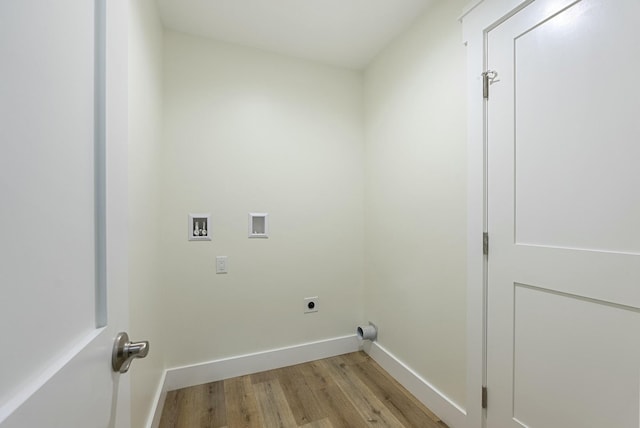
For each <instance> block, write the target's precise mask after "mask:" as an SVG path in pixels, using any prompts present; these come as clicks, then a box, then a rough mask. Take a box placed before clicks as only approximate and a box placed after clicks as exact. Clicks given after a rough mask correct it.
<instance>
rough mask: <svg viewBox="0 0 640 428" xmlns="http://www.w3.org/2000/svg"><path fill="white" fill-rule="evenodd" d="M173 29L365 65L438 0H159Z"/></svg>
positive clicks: (322, 59) (301, 55)
mask: <svg viewBox="0 0 640 428" xmlns="http://www.w3.org/2000/svg"><path fill="white" fill-rule="evenodd" d="M157 1H158V6H159V7H160V13H161V15H162V20H163V22H164V24H165V25H166V26H167V27H169V28H171V29H174V30H178V31H181V32H185V33H190V34H195V35H200V36H205V37H210V38H213V39H216V40H222V41H226V42H230V43H236V44H239V45H243V46H249V47H254V48H259V49H264V50H268V51H272V52H277V53H281V54H285V55H291V56H295V57H299V58H306V59H310V60H314V61H320V62H325V63H329V64H333V65H338V66H342V67H348V68H355V69H360V68H363V67H365V66H366V65H367V64H368V63H369V62H370V61H371V60H372V59H373V58H374V57H375V55H376V54H377V53H378V52H380V50H381V49H382V48H384V46H386V45H387V44H388V43H389V42H390V41H391V40H392V39H393V38H394V36H396V35H397V34H399V33H400V32H401V31H402V30H403V29H405V28H406V27H407V26H409V25H410V24H411V23H412V22H413V21H414V20H415V19H416V18H417V17H418V16H419V15H420V14H422V13H423V12H424V11H425V10H426V8H427V7H428V6H429V5H430V4H431V3H432V2H433V1H434V0H157Z"/></svg>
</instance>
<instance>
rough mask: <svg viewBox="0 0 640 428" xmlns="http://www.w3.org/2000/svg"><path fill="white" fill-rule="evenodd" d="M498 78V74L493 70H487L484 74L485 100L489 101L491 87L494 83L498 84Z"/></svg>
mask: <svg viewBox="0 0 640 428" xmlns="http://www.w3.org/2000/svg"><path fill="white" fill-rule="evenodd" d="M497 78H498V72H496V71H493V70H487V71H485V72H484V73H482V97H483V98H484V99H485V100H488V99H489V86H490V85H491V84H492V83H495V82H497V81H498V80H496V79H497Z"/></svg>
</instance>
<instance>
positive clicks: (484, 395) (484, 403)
mask: <svg viewBox="0 0 640 428" xmlns="http://www.w3.org/2000/svg"><path fill="white" fill-rule="evenodd" d="M482 408H483V409H486V408H487V387H486V386H483V387H482Z"/></svg>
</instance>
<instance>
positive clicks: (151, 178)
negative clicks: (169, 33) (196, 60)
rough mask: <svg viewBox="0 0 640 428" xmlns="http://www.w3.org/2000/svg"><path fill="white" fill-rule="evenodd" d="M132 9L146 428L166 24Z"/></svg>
mask: <svg viewBox="0 0 640 428" xmlns="http://www.w3.org/2000/svg"><path fill="white" fill-rule="evenodd" d="M128 3H129V5H130V12H131V13H130V22H129V153H128V155H129V168H128V169H129V170H128V174H129V251H130V253H129V290H130V292H129V298H130V308H131V311H130V329H129V335H130V336H131V338H132V340H149V341H150V343H151V346H150V351H149V356H148V357H147V358H146V359H144V360H140V361H136V362H134V363H133V369H132V370H131V371H130V373H129V375H130V376H131V381H132V403H131V404H132V405H131V410H132V415H131V417H132V422H131V426H132V427H142V426H144V425H145V421H146V419H147V416H148V414H149V412H150V409H151V406H152V405H153V401H154V398H155V397H154V395H155V392H156V390H157V388H158V385H159V382H160V377H161V375H162V371H163V369H164V356H163V341H164V340H165V336H164V334H163V328H162V318H163V308H162V306H161V301H160V297H161V295H160V294H159V290H160V272H159V241H160V238H159V234H160V215H159V200H160V199H159V197H160V193H159V191H160V187H159V182H158V180H159V178H160V177H161V172H160V169H159V168H160V148H161V146H160V141H161V118H162V43H163V42H162V37H163V34H162V26H161V24H160V20H159V17H158V14H157V11H156V6H155V2H154V1H153V0H137V1H132V2H128Z"/></svg>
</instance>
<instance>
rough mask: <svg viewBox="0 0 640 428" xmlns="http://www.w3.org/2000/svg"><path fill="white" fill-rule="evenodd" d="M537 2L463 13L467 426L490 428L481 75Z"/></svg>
mask: <svg viewBox="0 0 640 428" xmlns="http://www.w3.org/2000/svg"><path fill="white" fill-rule="evenodd" d="M533 1H534V0H476V1H474V2H472V3H471V4H469V6H467V7H466V8H465V11H464V12H463V14H462V16H461V17H460V21H461V22H462V24H463V42H464V43H465V45H466V47H467V132H468V134H467V135H468V137H467V159H468V160H467V162H468V163H467V180H468V181H467V402H466V406H465V407H466V411H467V417H466V420H467V424H466V425H467V428H480V427H483V426H485V413H484V411H483V409H482V400H481V397H482V395H481V394H482V387H483V385H486V370H485V368H486V343H487V342H486V325H487V313H486V296H487V293H486V290H487V288H486V287H487V281H486V278H487V260H486V258H485V256H484V254H483V239H482V235H483V233H484V232H486V231H487V226H486V225H487V192H486V186H487V180H486V176H487V170H486V150H485V148H486V139H485V123H486V122H485V121H486V106H485V101H484V99H483V97H482V78H481V75H482V73H483V72H484V71H486V59H487V50H486V37H487V33H488V32H489V31H490V30H491V29H492V28H495V27H496V26H497V25H499V24H500V23H501V22H503V21H504V20H506V19H508V18H509V17H510V16H512V15H513V14H514V13H516V12H517V11H519V10H521V9H522V8H524V7H526V6H527V5H529V4H530V3H532V2H533ZM488 400H489V403H490V402H491V392H490V391H489V398H488Z"/></svg>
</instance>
